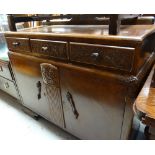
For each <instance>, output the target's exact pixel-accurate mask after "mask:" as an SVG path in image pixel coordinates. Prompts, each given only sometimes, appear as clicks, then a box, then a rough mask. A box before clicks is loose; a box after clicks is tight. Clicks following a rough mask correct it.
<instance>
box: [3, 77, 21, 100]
mask: <svg viewBox="0 0 155 155" xmlns="http://www.w3.org/2000/svg"><path fill="white" fill-rule="evenodd" d="M0 89H1V90H3V91H4V92H6V93H7V94H9V95H11V96H13V97H15V98H17V99H19V95H18V93H17V90H16V87H15V84H14V82H13V81H10V80H7V79H5V78H3V77H0Z"/></svg>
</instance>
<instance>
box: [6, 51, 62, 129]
mask: <svg viewBox="0 0 155 155" xmlns="http://www.w3.org/2000/svg"><path fill="white" fill-rule="evenodd" d="M9 57H10V60H11V63H12V68H13V71H14V74H15V78H16V81H17V85H18V88H19V91H20V94H21V97H22V100H23V105H24V106H25V107H27V108H29V109H31V110H32V111H34V112H36V113H38V114H39V115H41V116H43V117H45V118H46V119H48V120H49V121H51V122H53V123H55V124H56V125H58V126H61V127H64V118H63V111H62V106H61V95H60V91H59V86H58V85H59V84H57V86H55V85H52V84H53V83H50V82H52V79H48V76H50V74H51V75H52V74H54V73H55V74H58V72H57V67H55V66H53V65H51V64H48V63H45V62H46V60H45V61H43V60H40V59H38V58H34V57H31V56H24V55H20V54H16V53H11V54H9ZM46 73H47V75H46ZM54 77H57V78H58V75H57V76H54ZM54 81H56V82H57V81H59V79H57V80H56V79H54ZM56 82H55V83H56ZM55 96H57V98H55Z"/></svg>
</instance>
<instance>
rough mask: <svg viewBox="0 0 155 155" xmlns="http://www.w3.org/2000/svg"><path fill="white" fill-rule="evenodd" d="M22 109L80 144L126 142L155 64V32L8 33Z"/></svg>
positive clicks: (58, 29)
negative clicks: (137, 99)
mask: <svg viewBox="0 0 155 155" xmlns="http://www.w3.org/2000/svg"><path fill="white" fill-rule="evenodd" d="M5 37H6V40H7V44H8V48H9V58H10V61H11V65H12V68H13V72H14V75H15V78H16V82H17V85H18V88H19V92H20V96H21V100H22V104H23V105H24V106H25V107H27V108H29V109H31V110H32V111H34V112H36V113H37V114H39V115H41V116H43V117H44V118H46V119H47V120H49V121H51V122H52V123H54V124H56V125H57V126H59V127H60V128H62V129H64V130H66V131H68V132H70V133H71V134H73V135H75V136H77V137H79V138H80V139H128V138H129V135H130V131H131V126H132V118H133V112H132V105H133V102H134V99H135V97H136V96H137V94H138V93H139V91H140V89H141V87H142V86H143V84H144V82H145V80H146V78H147V76H148V74H149V72H150V70H151V68H152V66H153V64H154V62H155V53H154V49H155V43H154V42H155V26H154V25H130V26H128V25H123V26H121V27H120V32H119V34H117V35H109V34H108V27H107V26H106V25H78V26H77V25H57V26H54V25H53V26H41V27H37V28H29V29H24V30H20V31H18V32H6V33H5Z"/></svg>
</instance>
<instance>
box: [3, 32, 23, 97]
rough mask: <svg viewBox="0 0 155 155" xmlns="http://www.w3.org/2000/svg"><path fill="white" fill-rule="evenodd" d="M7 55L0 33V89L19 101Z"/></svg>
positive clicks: (4, 42)
mask: <svg viewBox="0 0 155 155" xmlns="http://www.w3.org/2000/svg"><path fill="white" fill-rule="evenodd" d="M7 53H8V48H7V45H6V41H5V38H4V34H3V33H0V89H1V90H2V91H4V92H6V93H7V94H9V95H11V96H13V97H15V98H16V99H18V100H19V99H20V97H19V94H18V88H17V85H16V81H15V78H14V75H13V73H12V68H11V65H10V62H9V58H8V54H7Z"/></svg>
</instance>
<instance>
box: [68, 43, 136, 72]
mask: <svg viewBox="0 0 155 155" xmlns="http://www.w3.org/2000/svg"><path fill="white" fill-rule="evenodd" d="M134 51H135V49H134V48H130V47H117V46H107V45H96V44H95V45H94V44H85V43H73V42H71V43H70V60H71V61H75V62H80V63H85V64H92V65H95V66H100V67H105V68H114V69H119V70H125V71H131V69H132V65H133V60H134Z"/></svg>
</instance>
